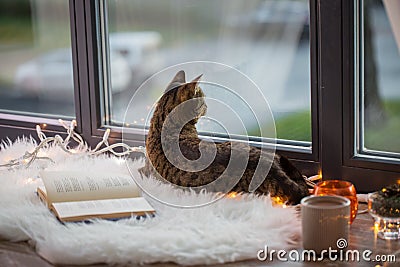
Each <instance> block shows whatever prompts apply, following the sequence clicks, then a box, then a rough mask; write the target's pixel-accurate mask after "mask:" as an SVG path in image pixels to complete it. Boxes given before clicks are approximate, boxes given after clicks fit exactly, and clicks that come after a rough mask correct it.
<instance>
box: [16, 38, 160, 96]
mask: <svg viewBox="0 0 400 267" xmlns="http://www.w3.org/2000/svg"><path fill="white" fill-rule="evenodd" d="M109 39H110V55H109V56H110V67H111V68H110V73H111V88H112V93H118V92H122V91H124V90H126V89H129V88H130V86H131V82H132V79H136V80H141V82H142V81H143V77H144V76H147V77H148V76H150V75H152V74H153V73H154V72H156V70H157V68H158V67H159V65H157V63H156V62H155V61H154V59H152V57H154V55H155V54H156V52H157V49H158V46H159V44H160V43H161V36H160V34H159V33H156V32H124V33H111V34H110V38H109ZM72 68H73V67H72V56H71V49H70V48H63V49H56V50H52V51H50V52H47V53H45V54H43V55H41V56H39V57H37V58H34V59H32V60H30V61H28V62H25V63H23V64H21V65H20V66H19V67H18V68H17V70H16V73H15V76H14V84H15V89H16V90H17V91H19V92H20V93H21V94H25V95H32V96H39V97H43V98H57V99H63V98H65V97H67V98H68V97H69V99H72V95H73V91H74V90H73V88H74V84H73V69H72Z"/></svg>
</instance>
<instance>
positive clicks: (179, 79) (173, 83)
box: [165, 70, 186, 93]
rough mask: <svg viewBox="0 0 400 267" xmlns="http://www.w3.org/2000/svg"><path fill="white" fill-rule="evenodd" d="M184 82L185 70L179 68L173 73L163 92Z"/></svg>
mask: <svg viewBox="0 0 400 267" xmlns="http://www.w3.org/2000/svg"><path fill="white" fill-rule="evenodd" d="M185 83H186V78H185V72H184V71H183V70H180V71H178V73H177V74H175V77H174V78H173V79H172V81H171V82H170V83H169V84H168V86H167V88H166V89H165V93H166V92H168V91H169V90H172V89H174V88H177V87H180V86H181V85H182V84H185Z"/></svg>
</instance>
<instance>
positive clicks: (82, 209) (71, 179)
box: [37, 171, 155, 222]
mask: <svg viewBox="0 0 400 267" xmlns="http://www.w3.org/2000/svg"><path fill="white" fill-rule="evenodd" d="M40 176H41V178H42V181H43V184H44V186H39V187H38V188H37V193H38V195H39V197H40V199H41V200H42V201H43V202H45V203H46V204H47V206H48V207H49V209H50V210H51V211H52V212H53V213H54V214H55V215H56V216H57V218H58V219H59V220H60V221H63V222H74V221H84V220H88V219H93V218H103V219H117V218H124V217H130V216H140V215H145V214H153V213H154V212H155V210H154V209H153V207H151V205H150V204H149V203H148V202H147V200H146V199H144V198H143V197H141V196H140V191H139V188H138V187H137V185H136V184H135V182H134V181H133V180H132V178H131V177H129V176H124V175H118V174H109V173H108V174H98V173H97V174H90V173H85V172H72V171H51V172H50V171H46V172H41V173H40Z"/></svg>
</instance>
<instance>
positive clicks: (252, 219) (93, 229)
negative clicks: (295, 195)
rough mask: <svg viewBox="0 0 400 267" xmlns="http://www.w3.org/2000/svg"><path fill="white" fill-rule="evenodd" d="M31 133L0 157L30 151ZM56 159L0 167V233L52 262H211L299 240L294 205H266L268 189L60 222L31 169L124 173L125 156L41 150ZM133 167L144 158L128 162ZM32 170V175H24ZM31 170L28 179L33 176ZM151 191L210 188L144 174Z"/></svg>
mask: <svg viewBox="0 0 400 267" xmlns="http://www.w3.org/2000/svg"><path fill="white" fill-rule="evenodd" d="M34 146H35V144H34V142H33V141H32V140H19V141H16V142H15V143H14V144H12V145H10V144H9V145H4V144H3V146H2V147H1V148H0V163H5V162H6V161H8V160H10V159H13V158H17V157H19V156H21V155H23V154H24V153H25V151H32V150H33V148H34ZM44 153H46V154H47V155H49V156H50V157H51V158H52V159H53V160H54V161H55V163H51V162H49V161H43V160H37V161H35V162H34V163H33V165H32V166H31V167H29V168H28V169H24V168H20V169H13V170H7V169H5V168H2V169H0V238H2V239H7V240H11V241H22V240H31V243H32V244H33V245H34V246H35V249H36V251H37V252H38V253H39V254H40V255H41V256H43V257H44V258H46V259H47V260H48V261H50V262H52V263H59V264H92V263H99V262H102V263H120V264H125V263H155V262H176V263H179V264H184V265H193V264H201V265H204V264H213V263H223V262H231V261H237V260H244V259H252V258H256V257H257V251H259V250H260V249H263V248H264V246H265V245H267V246H268V248H269V249H288V248H293V247H297V246H298V244H299V241H300V232H301V231H300V229H301V225H300V220H299V218H298V217H297V215H296V212H295V211H294V209H292V208H286V209H284V208H276V207H272V205H271V200H270V199H269V198H268V197H257V196H254V195H242V196H241V197H240V198H239V199H238V198H236V199H229V198H223V199H221V200H219V201H217V202H215V203H213V204H211V205H207V206H204V207H201V208H193V209H181V208H174V207H170V206H166V205H163V204H161V203H159V202H154V201H152V200H151V199H150V200H149V201H151V202H152V205H153V206H154V207H155V209H156V211H157V215H156V216H155V217H154V218H150V219H144V220H137V219H133V218H132V219H122V220H119V221H106V220H97V221H95V222H94V223H91V224H85V223H67V224H65V225H63V224H61V223H60V222H58V221H57V220H56V219H55V217H54V216H53V215H52V213H50V212H49V210H48V209H47V208H46V207H45V206H44V205H43V204H42V203H41V202H40V201H39V199H38V197H37V196H36V194H35V193H34V192H35V190H36V187H37V184H38V179H35V177H37V175H38V173H39V171H40V170H41V169H43V168H45V169H47V170H81V169H85V170H89V171H91V172H93V173H94V174H95V173H96V172H104V171H107V172H109V171H113V172H119V173H128V170H127V167H126V165H125V164H121V162H120V161H118V160H117V159H116V158H113V157H109V156H99V157H96V158H94V157H89V156H85V155H83V156H74V155H68V154H66V153H65V152H63V151H62V150H61V149H59V148H57V147H50V148H47V149H46V151H45V152H44ZM132 164H136V165H137V166H138V167H139V166H140V165H141V164H142V162H140V161H138V162H134V163H132ZM29 178H31V179H29ZM32 178H33V180H32ZM145 182H146V183H148V185H149V186H151V187H152V188H153V191H156V192H158V194H160V195H163V198H171V200H175V201H176V200H177V199H182V201H190V202H191V203H197V202H204V199H211V198H212V197H213V195H212V194H195V193H185V194H182V191H179V190H176V189H173V188H171V187H170V186H168V185H165V184H161V183H160V182H158V181H156V180H155V179H147V180H146V181H145Z"/></svg>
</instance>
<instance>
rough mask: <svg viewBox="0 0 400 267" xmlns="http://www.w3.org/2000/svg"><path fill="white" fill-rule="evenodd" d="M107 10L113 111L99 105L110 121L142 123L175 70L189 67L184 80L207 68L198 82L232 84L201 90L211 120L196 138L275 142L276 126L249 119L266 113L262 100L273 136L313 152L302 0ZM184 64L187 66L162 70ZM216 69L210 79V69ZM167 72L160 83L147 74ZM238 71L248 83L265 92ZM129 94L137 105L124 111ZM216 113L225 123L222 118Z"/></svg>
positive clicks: (135, 4) (128, 4)
mask: <svg viewBox="0 0 400 267" xmlns="http://www.w3.org/2000/svg"><path fill="white" fill-rule="evenodd" d="M105 5H106V7H105V10H106V14H105V15H106V16H107V19H106V21H107V22H108V23H107V25H105V26H104V27H105V28H107V29H108V33H109V34H108V40H109V49H108V54H109V58H110V63H109V66H110V70H109V71H110V73H111V86H110V89H109V90H108V92H107V93H106V95H108V97H109V101H106V103H108V104H109V106H108V107H105V108H104V111H105V114H106V116H104V117H105V118H107V119H108V121H106V122H105V123H106V124H110V125H122V122H125V126H127V125H129V126H130V127H133V128H134V127H135V126H136V127H140V126H141V125H143V124H147V126H148V123H149V121H148V120H147V119H146V118H147V117H148V113H149V111H150V107H152V106H153V104H154V103H155V102H156V101H157V99H158V97H160V96H161V95H162V93H163V91H164V89H165V87H166V85H167V84H168V82H169V79H171V78H172V77H173V75H174V73H173V72H174V71H175V72H177V71H178V70H179V68H182V69H185V68H186V71H187V72H188V73H187V76H188V77H187V78H188V79H190V78H194V77H196V76H198V75H199V74H201V73H196V72H195V71H197V72H199V71H201V70H202V68H203V69H204V70H202V71H203V72H206V73H203V74H204V76H203V77H204V80H207V79H209V80H208V82H211V81H212V82H213V83H217V82H218V81H229V83H225V84H222V86H227V85H228V84H229V88H223V87H221V86H215V85H212V84H210V83H204V84H202V89H203V91H204V92H205V94H206V96H207V97H209V101H208V102H207V105H208V112H207V116H208V117H209V118H211V119H203V120H201V121H199V123H198V128H199V130H200V131H201V132H203V133H208V134H212V135H216V134H217V135H218V134H219V135H221V136H224V135H225V134H226V132H227V131H228V132H229V133H230V134H234V135H237V138H240V135H250V136H253V137H275V133H273V134H271V132H274V131H275V129H274V128H273V127H274V126H273V125H272V120H265V122H264V123H263V124H262V125H260V127H259V126H258V125H257V121H256V120H255V118H254V117H255V114H258V115H259V116H258V117H259V118H263V117H268V115H269V112H270V111H269V107H268V104H267V103H265V101H264V99H263V97H262V95H264V96H265V97H266V99H267V101H268V103H269V105H270V107H271V110H272V113H273V115H274V118H275V120H276V126H277V129H276V130H277V137H278V138H279V139H285V140H295V141H303V142H296V144H298V145H301V146H304V147H308V148H310V146H311V142H310V141H311V115H310V114H311V113H310V109H311V107H310V105H311V97H310V92H311V91H310V64H309V58H310V46H309V17H310V15H309V14H310V12H309V3H308V1H306V0H284V1H282V0H269V1H260V0H252V1H241V0H238V1H231V0H228V1H212V0H206V1H186V0H181V1H169V0H167V1H159V0H151V1H141V0H140V1H130V0H126V1H115V0H109V1H106V2H105ZM119 58H121V59H119ZM124 61H125V62H124ZM193 61H210V62H217V63H218V64H221V65H218V66H217V65H215V66H213V64H211V63H208V64H207V63H201V62H193ZM186 62H192V63H189V64H186V65H183V66H178V67H176V68H172V69H173V70H165V69H166V68H168V67H171V66H173V65H175V64H182V63H186ZM222 64H226V65H228V66H232V67H233V68H235V69H237V70H238V72H235V71H234V70H232V69H230V68H228V67H224V66H223V65H222ZM195 66H196V67H195ZM214 67H215V69H214V70H212V71H210V72H212V73H208V72H207V70H210V69H213V68H214ZM219 68H220V70H217V69H219ZM191 69H195V70H194V72H191V71H190V70H191ZM164 70H165V72H166V73H168V74H169V76H168V75H165V77H163V78H164V79H163V80H161V79H160V81H159V82H158V80H157V77H151V76H152V75H153V74H155V73H158V72H162V71H164ZM239 71H240V72H242V73H243V74H245V75H247V76H248V77H249V79H251V80H252V81H254V83H255V84H256V85H257V86H258V87H259V90H260V91H261V92H262V94H261V93H260V92H259V91H258V88H257V87H256V86H254V85H253V84H252V83H251V81H250V80H248V79H247V78H245V77H244V75H242V74H241V73H239ZM163 74H164V73H160V74H158V75H163ZM231 74H232V75H231ZM210 75H211V76H212V77H210ZM218 75H219V76H221V77H216V76H218ZM150 77H151V80H150V81H147V82H146V83H144V82H145V81H146V80H147V79H148V78H150ZM141 86H142V87H141ZM140 90H142V91H145V92H143V93H142V92H138V91H140ZM229 90H232V92H231V91H229ZM133 94H135V97H134V102H135V103H130V105H131V106H129V108H128V104H129V101H131V99H132V98H131V97H132V95H133ZM211 98H213V99H214V101H212V99H211ZM254 100H257V101H254ZM221 103H224V104H226V105H227V106H225V107H223V105H221ZM132 105H133V106H132ZM227 107H229V108H230V109H231V112H229V110H228V108H227ZM127 108H128V109H127ZM126 111H128V114H127V115H131V116H130V117H131V118H130V121H126V118H124V115H125V112H126ZM234 112H236V113H237V114H234ZM253 113H254V114H253ZM133 114H134V115H133ZM220 114H230V116H226V115H225V116H224V117H223V118H221V116H219V115H220ZM238 116H239V117H240V118H239V120H240V121H241V122H243V123H244V127H242V125H241V123H240V122H238V118H237V117H238ZM124 120H125V121H124ZM216 121H217V122H216ZM221 124H222V127H221ZM223 127H225V129H223ZM259 128H262V133H260V129H259ZM261 135H263V136H261ZM255 139H256V140H257V138H255ZM283 143H285V142H284V141H283ZM286 143H287V142H286Z"/></svg>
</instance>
